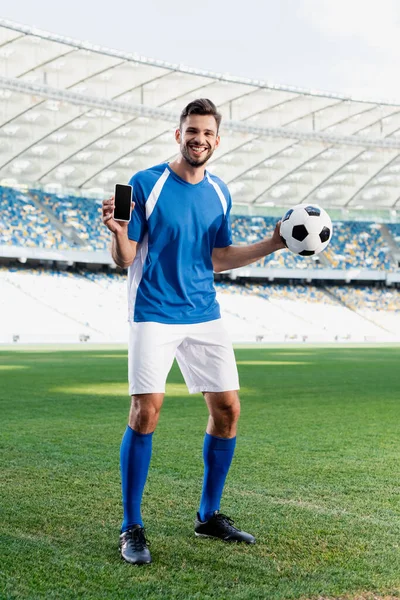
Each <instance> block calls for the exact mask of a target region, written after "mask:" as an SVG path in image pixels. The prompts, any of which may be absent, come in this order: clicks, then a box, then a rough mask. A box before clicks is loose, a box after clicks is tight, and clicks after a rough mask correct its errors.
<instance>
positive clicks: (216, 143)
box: [215, 135, 221, 148]
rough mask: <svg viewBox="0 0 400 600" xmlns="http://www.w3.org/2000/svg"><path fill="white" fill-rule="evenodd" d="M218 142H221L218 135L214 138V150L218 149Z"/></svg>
mask: <svg viewBox="0 0 400 600" xmlns="http://www.w3.org/2000/svg"><path fill="white" fill-rule="evenodd" d="M220 141H221V138H220V136H219V135H217V137H216V139H215V147H216V148H218V146H219V143H220Z"/></svg>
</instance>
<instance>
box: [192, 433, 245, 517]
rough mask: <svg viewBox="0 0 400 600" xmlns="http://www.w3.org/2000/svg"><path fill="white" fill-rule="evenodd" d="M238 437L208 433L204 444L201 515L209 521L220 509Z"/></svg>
mask: <svg viewBox="0 0 400 600" xmlns="http://www.w3.org/2000/svg"><path fill="white" fill-rule="evenodd" d="M235 445H236V437H234V438H229V439H228V438H219V437H215V436H213V435H210V434H209V433H206V435H205V438H204V446H203V459H204V481H203V491H202V495H201V501H200V508H199V517H200V520H201V521H207V520H208V519H209V518H210V517H212V514H213V512H214V511H215V510H219V505H220V502H221V496H222V491H223V489H224V485H225V479H226V476H227V475H228V471H229V467H230V466H231V462H232V458H233V453H234V451H235Z"/></svg>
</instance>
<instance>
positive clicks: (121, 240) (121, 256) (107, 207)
mask: <svg viewBox="0 0 400 600" xmlns="http://www.w3.org/2000/svg"><path fill="white" fill-rule="evenodd" d="M134 206H135V205H134V203H132V210H133V208H134ZM113 215H114V198H110V199H108V200H104V201H103V223H104V225H105V226H106V227H107V228H108V229H109V230H110V231H111V233H112V234H113V236H112V241H111V256H112V258H113V260H114V262H115V264H116V265H118V267H121V268H122V269H125V268H126V267H130V265H131V264H132V263H133V261H134V259H135V256H136V250H137V242H135V241H133V240H130V239H129V238H128V223H124V222H121V221H115V220H114V219H113Z"/></svg>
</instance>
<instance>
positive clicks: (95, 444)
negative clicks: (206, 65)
mask: <svg viewBox="0 0 400 600" xmlns="http://www.w3.org/2000/svg"><path fill="white" fill-rule="evenodd" d="M0 64H1V74H0V137H1V144H0V203H1V204H0V290H1V293H0V305H1V309H2V310H1V311H0V376H1V379H2V382H3V383H2V386H1V387H2V394H1V401H2V406H3V408H4V413H3V414H4V415H5V424H6V429H5V432H6V435H5V438H4V439H5V445H4V449H5V450H6V453H7V458H6V460H5V463H4V464H5V470H4V472H5V474H6V477H5V480H4V481H5V485H4V488H3V489H4V499H5V502H4V513H5V517H6V520H5V525H4V530H3V533H4V545H3V544H2V545H1V551H2V555H3V558H4V561H3V562H4V563H5V570H4V573H3V575H4V577H3V575H1V578H0V581H1V582H2V586H3V589H2V590H0V597H1V598H7V599H8V598H63V599H64V598H127V597H131V596H130V595H128V594H133V597H138V598H168V599H172V598H185V599H191V598H204V599H208V598H221V599H222V598H228V597H229V598H249V599H253V598H260V599H261V598H268V599H270V598H271V599H272V598H280V599H282V600H283V599H288V598H318V597H322V596H323V597H331V598H339V597H344V596H346V598H356V597H362V598H369V597H371V598H372V597H374V598H375V597H381V596H382V597H383V596H385V595H386V596H387V597H389V595H390V597H397V596H398V594H399V593H400V591H399V590H400V579H399V572H400V570H399V566H400V564H399V555H398V533H399V531H398V530H399V524H400V522H399V508H400V506H399V501H398V485H399V481H398V466H397V465H398V458H399V455H398V454H399V453H398V443H397V442H398V433H399V432H398V422H399V421H398V416H399V413H398V395H399V385H398V376H397V369H398V358H399V357H398V346H397V344H398V343H399V342H400V219H399V215H400V194H399V182H400V137H399V132H400V102H399V104H394V103H389V102H384V101H382V102H376V101H374V102H372V101H369V100H363V99H352V98H349V97H345V96H342V95H340V94H327V93H322V92H316V91H312V90H304V89H299V88H295V87H289V86H279V85H271V84H267V83H265V82H263V81H258V80H252V79H246V78H243V77H233V76H224V75H222V74H219V73H213V72H209V71H201V70H198V69H192V68H189V67H185V66H179V65H175V64H169V63H167V62H163V61H161V60H149V59H146V58H144V57H142V56H140V55H136V54H128V53H124V52H121V51H117V50H112V49H110V48H106V47H100V46H95V45H93V44H90V43H89V42H82V41H79V40H75V39H72V38H67V37H63V36H60V35H57V34H54V33H48V32H44V31H40V30H37V29H35V28H33V27H28V26H25V25H20V24H17V23H14V22H11V21H6V20H4V19H3V20H2V19H0ZM200 97H203V98H211V99H212V100H213V102H215V104H216V105H217V106H218V108H219V110H220V112H221V113H222V117H223V120H222V129H221V140H222V141H221V146H220V148H219V149H218V151H217V152H216V153H215V154H214V155H213V157H212V159H211V161H210V163H209V165H208V166H207V169H208V170H209V172H210V173H212V174H215V175H217V176H218V177H220V178H221V179H222V180H224V181H225V182H226V184H227V185H228V187H229V190H230V193H231V195H232V202H233V204H232V212H231V225H232V233H233V243H234V244H236V245H246V244H251V243H254V242H257V241H260V240H262V239H263V238H265V237H268V236H270V235H272V232H273V230H274V227H275V224H276V222H277V221H278V220H280V219H281V218H282V216H283V215H284V214H285V213H286V211H287V210H288V209H289V208H290V207H292V206H293V205H295V204H304V205H309V204H311V205H313V204H314V205H315V204H317V205H319V206H321V207H323V208H324V209H325V210H326V211H327V212H328V213H329V215H330V217H331V219H332V223H333V237H332V240H331V242H330V244H329V246H328V249H327V250H326V251H325V252H323V253H321V254H318V255H315V256H310V257H304V256H299V255H296V254H294V253H291V252H289V251H287V250H285V251H281V252H279V253H274V254H272V255H270V256H267V257H266V258H265V259H262V260H260V261H258V262H257V263H255V264H252V265H250V266H248V267H242V268H239V269H234V270H231V271H225V272H222V273H218V274H215V287H216V290H217V298H218V302H219V304H220V306H221V311H222V315H223V318H224V321H225V324H226V327H227V329H228V331H229V333H230V335H231V337H232V339H233V341H234V342H235V343H236V344H237V346H236V357H237V360H238V365H239V372H240V377H241V382H242V393H241V398H242V400H243V406H244V412H245V415H246V416H245V417H243V439H244V446H243V449H242V451H241V454H239V457H238V463H237V466H236V467H235V479H233V478H232V481H231V483H230V484H228V486H227V492H226V494H227V497H229V500H228V502H230V504H231V505H232V506H234V507H235V509H236V510H237V511H238V512H239V515H240V522H243V521H244V522H246V521H249V520H250V522H252V523H254V524H255V526H256V529H257V531H258V532H259V535H260V537H261V538H262V532H263V531H264V526H268V531H269V533H268V534H266V537H265V540H264V541H265V543H260V544H259V545H257V550H256V554H254V553H253V554H252V553H251V552H252V551H250V550H249V549H247V548H245V549H242V548H239V547H238V548H237V549H236V548H235V549H234V550H233V551H232V550H229V551H228V550H226V549H225V548H223V549H222V551H221V550H220V549H217V548H216V545H211V546H205V545H204V544H203V545H201V546H200V547H199V548H198V549H196V548H195V547H194V546H193V542H192V540H191V538H190V533H188V532H187V531H186V530H185V527H184V523H183V521H182V520H181V519H180V517H179V515H178V510H180V511H183V513H184V514H185V515H186V516H187V519H188V520H190V519H191V518H192V516H193V514H192V513H193V502H195V500H194V499H195V498H197V496H196V494H197V493H198V486H197V487H196V485H195V484H197V483H198V482H197V481H194V480H193V478H192V475H193V473H196V476H197V475H199V474H200V475H199V477H200V476H201V456H200V454H199V452H200V450H199V448H200V445H199V444H200V442H199V444H198V448H197V449H196V451H195V450H193V446H191V444H190V442H191V440H189V439H186V438H185V439H184V438H182V440H181V446H180V448H176V447H175V446H174V447H172V446H171V445H170V438H169V435H171V432H173V431H174V428H176V427H177V424H178V433H179V435H183V433H184V432H185V431H186V430H187V429H188V428H189V426H190V427H191V429H192V431H194V434H195V435H198V440H200V438H201V435H202V432H203V429H204V416H205V412H204V411H205V409H204V407H203V406H201V403H200V402H197V403H196V404H195V403H194V402H193V399H192V398H190V397H189V395H188V394H187V392H186V389H185V388H184V384H183V381H182V377H181V375H180V373H179V371H178V369H177V366H176V365H174V367H173V370H172V371H171V376H170V378H169V380H168V387H167V396H169V398H170V399H169V400H168V402H166V406H165V408H164V409H163V410H164V411H165V412H164V413H163V419H164V421H163V425H160V433H159V446H158V450H157V455H156V456H155V457H154V462H155V473H154V475H153V476H152V478H151V479H150V480H149V488H150V490H151V494H152V499H151V498H150V492H149V497H148V502H149V508H148V517H149V520H150V521H152V523H153V531H155V533H154V536H155V542H154V545H155V543H156V541H157V544H158V547H159V550H158V554H157V559H158V561H159V564H158V566H157V567H156V569H158V570H154V569H153V566H152V569H153V571H152V572H151V573H149V572H147V573H142V572H140V574H136V573H135V575H134V578H132V575H131V574H130V573H127V572H126V569H124V565H122V564H120V562H117V560H118V556H117V557H115V556H114V547H113V543H114V542H113V538H115V535H116V531H117V530H118V523H119V518H120V517H119V510H120V508H119V504H120V498H119V475H118V464H117V460H118V459H117V452H118V445H119V441H120V435H121V431H122V427H123V425H124V418H125V417H124V415H125V413H126V401H127V400H126V398H127V386H126V384H125V381H126V349H125V346H126V342H127V339H128V330H127V323H126V322H127V300H126V273H125V272H124V270H122V269H119V268H117V267H116V265H115V264H114V262H113V260H112V258H111V254H110V244H111V234H110V232H109V231H108V230H107V229H106V227H104V225H103V224H102V220H101V205H102V201H103V199H105V198H107V197H110V196H111V195H112V194H113V192H114V186H115V184H116V183H126V182H128V180H129V179H130V177H131V176H132V174H133V173H136V172H138V171H141V170H143V169H146V168H148V167H149V166H151V165H154V164H159V163H162V162H169V161H171V160H172V159H173V158H174V157H175V156H176V154H177V146H176V142H175V140H174V131H175V129H176V126H177V124H178V123H179V114H180V111H181V109H182V107H183V106H185V105H186V104H187V103H188V102H190V101H191V100H194V99H196V98H200ZM105 315H106V318H105ZM276 390H279V394H278V395H279V400H277V401H276V402H274V401H273V398H272V397H271V394H272V396H274V395H276ZM264 398H267V400H266V401H265V402H264ZM182 407H183V408H182ZM19 415H22V416H23V419H25V418H26V421H22V422H23V423H24V426H23V428H22V429H23V431H22V432H21V433H18V434H17V432H18V430H19V425H20V421H19V418H20V416H19ZM193 419H194V420H195V426H194V428H193V425H189V423H193ZM265 423H267V426H266V427H267V429H265V426H264V424H265ZM282 423H284V424H285V426H284V427H282ZM172 435H173V434H172ZM18 436H19V437H18ZM100 438H101V439H100ZM396 440H397V441H396ZM183 454H185V455H186V456H187V460H186V461H185V463H184V464H182V462H181V460H180V457H181V455H183ZM246 461H247V462H246ZM264 465H267V468H264ZM189 471H190V476H189ZM21 482H22V483H21ZM21 485H22V486H23V488H24V489H23V490H22V489H21ZM89 504H90V510H88V506H89ZM48 509H50V510H49V511H48ZM165 515H168V519H169V522H170V523H173V525H174V527H175V528H176V531H177V532H178V534H177V537H172V536H171V533H170V532H169V530H168V524H167V522H166V520H165ZM99 523H100V528H99V530H98V531H97V530H96V528H97V527H98V525H99ZM157 528H158V529H157ZM92 536H93V539H96V544H97V547H96V550H93V548H91V540H92ZM157 536H158V537H157ZM78 546H80V548H81V550H80V552H79V551H78V550H77V547H78ZM167 547H171V548H172V551H173V556H174V559H173V565H172V567H171V568H170V565H168V563H167V562H166V559H165V556H164V557H163V554H162V552H163V551H164V552H166V548H167ZM20 552H21V553H22V555H20V556H19V557H18V559H16V556H17V555H18V553H20ZM21 556H22V557H21ZM210 556H211V557H212V561H213V565H214V566H213V575H212V577H213V578H214V579H213V583H212V584H211V583H210V581H209V578H210V577H211V575H210V569H209V564H208V559H209V557H210ZM32 557H34V560H32ZM17 563H18V564H19V565H20V566H19V568H20V571H18V567H17V566H16V564H17ZM44 572H46V575H43V573H44ZM370 594H376V595H375V596H372V595H371V596H370Z"/></svg>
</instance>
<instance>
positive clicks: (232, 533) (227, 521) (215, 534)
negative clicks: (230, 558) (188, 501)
mask: <svg viewBox="0 0 400 600" xmlns="http://www.w3.org/2000/svg"><path fill="white" fill-rule="evenodd" d="M233 523H234V521H233V520H232V519H231V518H230V517H227V516H226V515H223V514H222V513H220V512H219V511H218V510H216V511H214V514H213V516H212V517H211V519H208V521H200V516H199V513H197V518H196V520H195V522H194V533H195V535H197V536H198V537H211V538H219V539H220V540H223V541H224V542H245V543H246V544H255V543H256V538H255V537H254V535H251V533H246V532H245V531H241V530H240V529H238V528H237V527H234V526H233Z"/></svg>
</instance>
